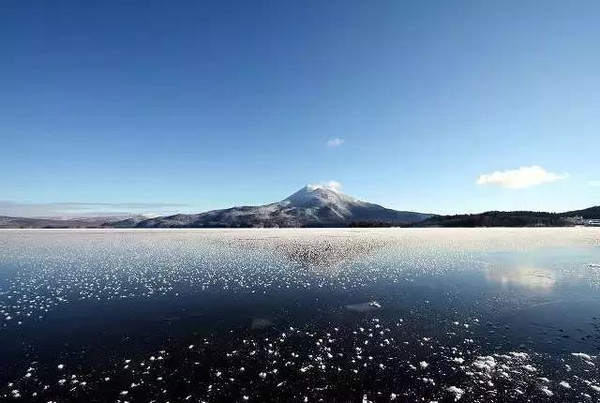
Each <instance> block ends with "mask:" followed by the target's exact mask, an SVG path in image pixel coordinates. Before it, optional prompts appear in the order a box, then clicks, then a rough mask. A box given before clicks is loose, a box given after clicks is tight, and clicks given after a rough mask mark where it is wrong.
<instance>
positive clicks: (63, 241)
mask: <svg viewBox="0 0 600 403" xmlns="http://www.w3.org/2000/svg"><path fill="white" fill-rule="evenodd" d="M599 239H600V231H599V230H597V229H588V228H585V229H579V228H574V229H525V230H520V229H471V230H459V229H456V230H455V229H440V230H435V229H418V230H417V229H415V230H412V229H411V230H407V229H379V230H370V229H368V230H367V229H356V230H349V229H338V230H325V229H323V230H223V231H220V230H175V231H173V230H139V231H138V230H110V231H101V230H86V231H79V230H64V231H61V230H51V231H35V230H29V231H18V230H11V231H0V251H1V252H0V319H2V320H0V346H2V347H0V348H1V349H2V350H1V351H0V352H1V353H2V356H3V357H9V356H10V357H11V358H10V361H7V366H8V367H9V370H8V371H7V372H6V374H7V375H6V376H5V378H3V379H2V380H3V382H4V383H3V384H2V385H1V387H2V389H0V398H10V399H29V400H31V399H33V397H36V398H38V397H39V398H40V399H41V400H40V401H67V400H89V398H90V397H92V396H94V397H98V399H99V400H105V401H115V400H121V401H123V400H128V401H150V400H159V401H163V400H164V401H166V400H171V401H180V400H185V399H188V400H191V401H203V400H204V401H215V400H234V401H242V400H244V401H246V400H248V401H265V400H269V399H275V398H279V399H280V400H289V401H303V400H308V401H315V400H319V399H323V400H325V401H327V400H332V399H334V398H336V399H338V400H343V401H347V400H354V401H356V400H365V399H366V400H367V401H386V400H398V401H417V400H422V399H423V400H424V401H454V400H459V399H461V401H490V402H492V401H507V400H517V401H519V400H522V401H528V400H529V401H598V399H600V381H599V379H600V378H599V375H598V365H599V364H600V362H599V361H598V354H597V351H598V350H597V346H598V343H599V341H600V321H599V320H598V318H600V309H598V298H597V294H598V291H599V288H600V272H598V271H597V270H591V269H594V268H595V266H594V264H590V263H589V262H590V261H592V262H594V261H598V259H600V252H599V251H598V246H599V243H598V242H599ZM594 298H596V299H594ZM570 304H580V305H577V309H572V308H570V307H571V306H575V305H570ZM584 308H585V309H584ZM130 309H131V310H133V309H135V311H134V313H131V314H127V310H130ZM132 312H133V311H132ZM557 312H558V313H557ZM512 318H521V319H520V320H519V321H518V320H513V319H512ZM60 328H64V333H61V329H60ZM88 328H89V329H88ZM86 329H88V330H89V331H88V330H86ZM136 329H137V330H136ZM65 334H66V335H69V334H70V336H69V337H70V339H69V343H68V344H67V343H55V341H56V340H63V339H62V338H63V337H65ZM53 337H54V338H53ZM46 338H47V339H48V342H47V343H46V344H45V342H44V339H46ZM363 398H364V399H363ZM544 399H545V400H544Z"/></svg>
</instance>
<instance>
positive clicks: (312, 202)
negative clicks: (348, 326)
mask: <svg viewBox="0 0 600 403" xmlns="http://www.w3.org/2000/svg"><path fill="white" fill-rule="evenodd" d="M431 216H432V215H431V214H424V213H416V212H410V211H397V210H392V209H388V208H385V207H383V206H380V205H378V204H374V203H368V202H365V201H361V200H358V199H355V198H353V197H351V196H349V195H347V194H345V193H342V192H340V191H339V190H337V189H334V188H331V187H328V186H315V185H308V186H305V187H303V188H302V189H300V190H298V191H297V192H295V193H293V194H292V195H290V196H288V197H286V198H285V199H283V200H281V201H278V202H275V203H269V204H264V205H260V206H240V207H230V208H227V209H219V210H211V211H207V212H204V213H199V214H176V215H171V216H165V217H155V218H151V219H147V220H144V221H142V222H140V223H138V224H137V225H136V227H138V228H165V227H167V228H175V227H183V228H242V227H243V228H256V227H292V228H293V227H347V226H350V225H351V224H352V223H353V222H358V221H372V222H386V223H388V224H390V225H392V224H396V225H406V224H411V223H415V222H418V221H422V220H424V219H426V218H429V217H431Z"/></svg>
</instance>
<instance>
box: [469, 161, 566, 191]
mask: <svg viewBox="0 0 600 403" xmlns="http://www.w3.org/2000/svg"><path fill="white" fill-rule="evenodd" d="M568 177H569V175H568V174H556V173H554V172H548V171H546V170H545V169H544V168H542V167H540V166H538V165H532V166H528V167H520V168H518V169H511V170H507V171H496V172H493V173H491V174H483V175H481V176H479V179H477V184H478V185H497V186H502V187H503V188H506V189H526V188H530V187H532V186H538V185H541V184H543V183H549V182H554V181H557V180H561V179H566V178H568Z"/></svg>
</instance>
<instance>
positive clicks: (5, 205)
mask: <svg viewBox="0 0 600 403" xmlns="http://www.w3.org/2000/svg"><path fill="white" fill-rule="evenodd" d="M188 206H189V205H187V204H179V203H85V202H84V203H80V202H61V203H21V202H15V201H11V200H0V215H5V216H16V217H81V216H105V215H125V214H154V213H155V212H157V211H161V212H162V211H169V210H173V209H177V208H181V207H188Z"/></svg>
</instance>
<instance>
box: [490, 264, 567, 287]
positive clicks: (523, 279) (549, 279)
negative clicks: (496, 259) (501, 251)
mask: <svg viewBox="0 0 600 403" xmlns="http://www.w3.org/2000/svg"><path fill="white" fill-rule="evenodd" d="M485 277H486V279H487V280H488V281H491V282H494V283H500V284H502V285H504V286H518V287H525V288H530V289H550V288H552V287H553V286H554V285H555V284H556V278H555V275H554V273H552V272H550V271H549V270H545V269H540V268H535V267H528V266H518V267H511V268H506V267H494V268H492V269H489V270H487V271H486V273H485Z"/></svg>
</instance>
